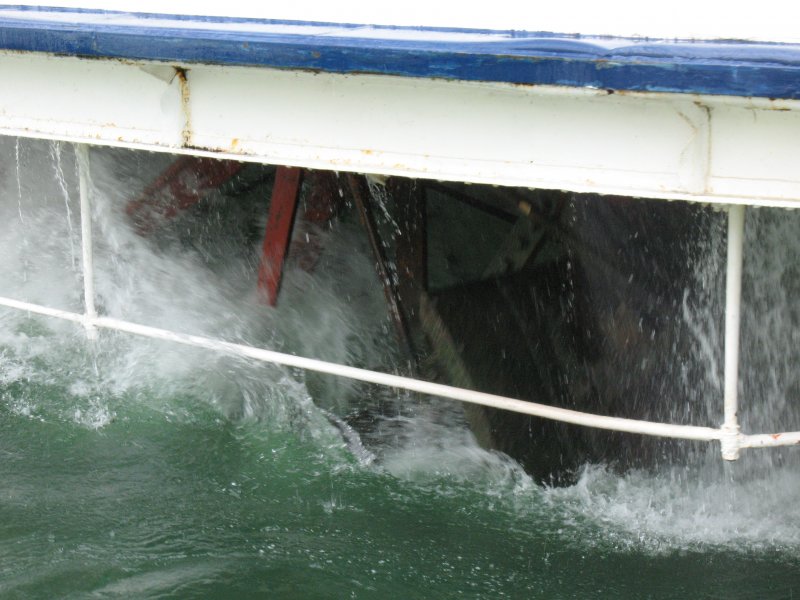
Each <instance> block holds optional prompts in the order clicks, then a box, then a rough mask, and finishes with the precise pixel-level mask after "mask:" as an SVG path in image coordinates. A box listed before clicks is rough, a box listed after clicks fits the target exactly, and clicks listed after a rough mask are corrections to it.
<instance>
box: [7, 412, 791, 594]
mask: <svg viewBox="0 0 800 600" xmlns="http://www.w3.org/2000/svg"><path fill="white" fill-rule="evenodd" d="M185 401H186V400H185V399H184V402H185ZM1 406H2V405H0V407H1ZM116 410H117V411H118V412H117V414H116V418H115V420H114V421H113V422H112V423H110V424H108V425H107V426H105V427H103V428H102V429H99V430H94V429H91V428H87V427H85V426H82V425H78V424H76V423H74V422H72V421H69V420H64V421H50V420H44V421H43V420H40V419H39V418H36V417H32V416H23V415H19V414H14V413H13V412H11V411H9V410H8V409H7V408H5V407H2V408H0V427H1V428H2V431H1V433H0V457H2V460H0V480H2V482H3V483H2V490H1V491H0V596H1V597H3V598H53V597H59V598H61V597H63V598H95V597H99V598H105V597H124V598H191V597H207V598H223V597H225V598H229V597H242V598H252V597H269V598H351V597H352V598H450V597H453V598H455V597H466V598H616V597H630V598H694V597H700V598H790V597H792V595H793V594H796V593H798V591H800V556H798V552H797V547H796V546H795V545H794V544H792V545H789V546H781V545H780V544H779V545H776V546H774V547H768V548H763V547H759V546H758V545H755V546H754V547H747V545H746V546H745V547H738V546H737V545H736V544H730V545H727V544H722V545H704V544H703V543H702V542H699V543H698V542H690V543H688V544H687V543H684V542H683V541H682V540H681V534H680V532H676V535H674V536H664V537H663V538H662V539H658V536H655V537H654V538H652V539H648V538H649V536H650V535H651V534H649V533H648V532H647V531H646V529H645V530H642V531H640V532H639V533H638V534H637V533H635V532H631V531H625V530H623V529H622V528H621V527H619V526H614V525H612V526H609V525H608V524H606V523H603V522H602V521H601V520H595V518H594V517H592V516H588V515H582V514H581V512H580V510H579V509H578V508H576V507H575V506H571V505H572V504H578V505H579V504H580V502H581V500H580V498H579V494H570V493H569V492H565V493H564V494H565V496H566V497H561V498H560V497H558V495H554V494H549V493H548V492H546V491H543V490H541V489H538V488H536V487H535V486H530V485H523V482H521V481H520V480H517V481H512V480H508V479H506V480H501V481H498V480H496V479H494V478H493V477H492V476H491V474H490V473H489V472H488V470H485V471H480V470H478V471H477V472H473V473H471V474H469V476H466V477H465V476H464V475H465V474H464V473H463V472H462V473H458V472H447V469H446V468H444V469H443V470H442V471H441V472H437V471H436V469H432V468H431V469H429V470H426V472H425V473H417V474H416V475H415V476H411V477H410V478H409V477H397V476H394V475H392V474H390V473H387V472H386V471H385V469H383V468H381V467H380V466H374V467H363V466H359V465H358V464H357V463H356V462H355V461H354V460H352V459H350V458H349V457H348V456H347V453H346V452H345V451H344V450H343V449H342V448H341V447H340V446H339V445H337V444H336V443H333V442H332V439H333V438H331V440H328V442H327V443H321V442H320V441H319V440H316V441H314V440H309V439H304V438H303V436H302V435H297V434H296V433H294V432H292V431H283V430H272V429H270V428H269V427H265V426H264V425H263V424H260V423H257V422H244V423H238V424H237V423H233V422H230V421H228V420H226V419H224V418H221V417H220V415H219V414H217V413H216V412H215V411H213V410H210V409H208V408H205V409H204V408H203V403H202V402H198V403H197V404H195V405H194V406H193V408H192V409H191V411H190V410H189V409H188V407H185V410H183V411H178V412H173V414H171V415H169V414H164V413H163V412H161V411H157V410H131V409H125V408H124V407H123V406H122V405H119V406H117V407H116ZM430 458H431V459H432V460H435V459H436V457H435V456H431V457H430ZM606 483H608V482H606ZM765 491H766V490H765ZM599 493H602V492H599ZM641 493H645V490H642V491H641ZM612 494H613V492H612ZM570 496H572V497H570ZM662 508H665V507H662ZM653 510H658V507H653ZM746 516H748V517H750V518H752V515H749V514H748V515H746ZM744 525H745V527H746V526H747V524H746V523H745V524H744ZM793 527H796V525H793Z"/></svg>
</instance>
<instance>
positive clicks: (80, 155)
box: [75, 144, 97, 340]
mask: <svg viewBox="0 0 800 600" xmlns="http://www.w3.org/2000/svg"><path fill="white" fill-rule="evenodd" d="M75 157H76V159H77V161H78V180H79V189H80V197H81V250H82V255H83V302H84V321H83V326H84V327H85V328H86V337H87V338H88V339H89V340H95V339H97V328H96V327H95V319H97V311H96V310H95V307H94V261H93V258H92V257H93V254H92V206H91V203H90V201H89V189H90V185H91V181H92V179H91V175H90V172H89V146H87V145H86V144H75Z"/></svg>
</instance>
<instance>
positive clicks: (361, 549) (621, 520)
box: [0, 139, 800, 599]
mask: <svg viewBox="0 0 800 600" xmlns="http://www.w3.org/2000/svg"><path fill="white" fill-rule="evenodd" d="M0 151H2V156H5V157H12V162H11V163H10V164H12V165H13V157H15V156H16V158H17V161H16V169H14V168H13V166H12V168H5V169H4V170H2V171H0V218H2V220H3V222H5V223H10V224H12V225H13V226H10V227H6V228H3V229H2V236H1V237H0V255H2V256H3V258H4V260H2V261H0V295H7V296H11V297H14V298H20V299H23V300H27V301H31V302H38V303H41V304H46V305H48V306H54V307H59V308H65V309H68V310H76V311H80V310H82V308H81V306H82V297H81V293H82V292H81V290H82V280H81V278H80V269H79V257H80V239H79V232H80V227H79V223H78V221H77V215H78V207H77V194H76V179H75V166H74V159H73V157H72V155H71V154H70V151H69V149H68V148H66V149H65V148H64V147H62V146H59V145H57V144H47V143H43V142H25V143H22V144H21V143H19V141H16V140H8V139H5V140H4V139H0ZM92 161H93V177H94V182H95V183H94V185H95V188H94V190H93V195H94V197H95V201H96V203H95V209H94V214H93V218H94V225H95V246H94V247H95V266H96V270H97V272H96V279H95V284H96V288H97V295H98V309H99V311H100V312H101V314H107V315H111V316H115V317H118V318H123V319H128V320H131V321H134V322H139V323H145V324H150V325H154V326H160V327H166V328H169V329H173V330H177V331H185V332H190V333H197V334H204V335H211V336H215V337H221V338H224V339H228V340H231V341H236V342H240V343H248V344H255V345H259V346H265V347H270V348H276V349H280V350H286V351H290V352H296V353H297V354H301V355H306V356H314V357H319V358H323V359H326V360H331V361H335V362H340V363H348V364H354V365H358V366H363V367H368V368H376V369H381V370H390V371H391V370H397V365H398V358H397V355H396V348H394V343H393V341H392V340H393V338H392V334H391V331H392V328H391V324H390V322H389V320H388V317H387V314H386V309H385V304H384V299H383V295H382V290H381V287H380V284H379V282H377V280H376V277H375V274H374V269H373V265H372V264H371V258H370V254H369V250H368V248H367V247H366V242H365V240H364V236H363V232H362V231H361V229H360V227H359V226H358V223H357V219H354V218H350V220H348V219H343V220H342V221H341V222H337V223H336V224H335V225H334V227H332V228H331V230H330V231H328V232H325V233H324V234H319V238H318V239H319V240H320V245H321V246H322V248H323V251H322V255H321V256H320V258H319V262H318V265H317V268H316V271H315V272H314V273H308V272H306V271H304V270H303V269H301V268H297V266H296V265H295V264H294V263H292V261H291V257H290V262H289V264H288V265H287V274H286V280H285V281H284V286H283V290H282V292H281V302H280V304H279V307H278V308H277V309H266V308H265V307H263V306H261V305H260V304H259V303H258V302H257V300H256V299H255V294H254V289H255V281H254V274H255V271H256V265H257V256H258V254H257V253H258V231H259V226H258V225H259V224H258V222H257V219H258V215H259V214H261V213H263V202H262V203H261V204H259V203H258V202H259V197H258V195H256V197H255V199H254V200H253V201H251V202H247V201H246V199H242V198H236V199H235V200H231V199H225V198H220V197H213V198H211V199H210V200H209V203H208V204H207V205H205V206H201V207H200V210H199V216H198V213H195V216H194V217H192V216H191V215H189V216H187V217H185V218H183V217H181V218H178V219H176V220H175V221H174V222H173V223H171V224H169V225H168V226H165V229H167V232H166V233H165V234H163V235H160V236H155V239H144V238H141V237H140V236H137V235H136V234H135V233H133V232H132V231H131V227H130V224H129V222H128V221H127V220H126V215H125V212H124V210H123V209H124V206H125V199H126V198H129V197H130V196H131V194H135V193H136V190H137V189H141V187H142V186H143V185H144V183H143V182H147V181H151V180H152V179H153V177H154V174H156V173H157V172H158V171H159V170H160V169H161V168H163V165H164V164H166V163H167V162H168V161H165V160H164V159H163V158H161V157H154V156H152V155H144V157H143V156H142V155H141V154H132V153H115V152H111V151H103V152H101V151H99V150H96V151H94V152H93V154H92ZM8 164H9V163H8V162H5V163H2V162H0V166H3V165H5V166H6V167H7V166H8ZM137 186H138V188H137ZM260 193H261V195H262V196H261V197H263V194H264V191H263V190H261V192H260ZM259 211H261V212H259ZM254 220H255V221H256V225H257V226H255V227H253V226H252V224H253V222H254ZM776 223H777V221H776ZM260 225H261V226H262V227H263V223H261V224H260ZM789 225H791V223H789ZM261 230H263V229H261ZM253 231H255V236H254V235H253ZM303 233H304V232H303V231H302V230H301V231H300V232H299V234H298V235H300V236H301V237H302V235H303ZM787 235H788V234H787V232H783V233H774V232H773V234H772V237H775V238H776V239H788V238H787ZM781 236H783V238H781ZM784 246H785V247H790V246H791V245H790V244H784ZM794 246H796V244H795V245H794ZM796 256H797V254H796V253H795V254H792V253H789V254H787V255H786V257H785V260H784V262H785V263H786V264H787V265H791V264H796V262H797V261H796V260H795V258H796ZM760 270H761V271H763V272H767V271H768V269H766V268H760ZM771 272H772V271H771ZM772 273H773V275H774V276H775V278H776V281H780V280H781V278H784V279H785V278H787V276H786V275H785V274H783V272H772ZM795 279H797V280H798V281H800V278H795ZM795 279H792V281H794V280H795ZM782 285H783V284H778V283H776V284H774V285H773V284H770V285H768V286H763V289H765V290H775V289H779V288H781V287H782ZM784 287H785V286H784ZM759 289H761V288H759ZM790 295H791V294H790ZM770 302H771V303H772V304H775V300H774V298H773V297H771V299H770ZM770 318H771V319H772V320H771V321H770V323H771V325H770V326H769V327H764V326H761V325H759V324H758V323H756V324H754V325H753V326H752V329H754V330H757V331H759V332H761V335H763V336H766V337H767V338H769V339H770V342H771V344H772V346H771V347H773V348H774V356H771V357H770V362H769V364H774V363H775V361H778V360H780V357H779V356H778V355H781V354H783V355H785V356H786V357H789V359H791V360H789V359H786V358H783V361H784V362H783V363H781V364H783V367H782V368H783V370H784V371H785V373H782V375H781V377H775V378H774V379H776V380H779V379H780V380H781V381H783V380H785V381H788V383H785V384H783V383H782V384H781V385H785V386H786V389H781V390H778V391H770V389H771V388H768V386H767V385H766V383H764V378H759V377H758V373H759V370H758V369H755V370H754V371H753V373H755V374H753V373H750V374H748V373H745V379H746V381H748V382H751V383H749V384H748V385H756V384H757V385H759V386H761V387H760V388H759V392H760V394H761V395H762V396H763V397H765V398H769V399H770V400H771V403H768V404H769V406H771V407H773V410H774V411H776V412H775V413H774V415H773V416H774V418H772V422H769V419H767V421H768V422H767V426H770V427H771V426H776V427H777V426H779V425H780V424H785V423H789V425H788V426H792V425H791V418H793V417H792V415H794V414H796V412H797V411H794V410H792V406H793V405H792V403H791V401H790V400H791V398H792V397H793V392H792V390H793V389H794V388H793V387H792V386H794V385H795V383H793V382H795V379H796V378H794V377H793V376H790V375H792V374H793V373H794V372H795V371H796V369H795V368H794V367H793V365H794V364H796V363H795V362H793V359H792V357H793V356H795V355H794V354H792V352H793V350H792V349H793V348H794V347H795V346H796V344H795V343H794V341H793V340H794V338H792V337H791V336H787V337H785V339H784V338H781V331H782V330H783V329H787V328H786V327H784V323H783V322H782V321H781V320H780V319H778V318H773V317H770ZM698 322H700V321H698ZM700 324H701V325H702V323H700ZM693 327H697V328H698V330H700V329H702V327H701V326H700V325H697V324H694V325H693ZM792 330H793V329H792V328H788V329H787V331H792ZM779 338H781V339H784V341H783V342H780V343H779ZM709 344H711V345H718V344H717V341H716V340H713V339H712V340H711V341H710V342H709ZM781 344H782V345H781ZM754 364H758V363H754ZM759 368H760V369H761V371H762V372H767V369H766V368H761V367H759ZM712 371H713V369H712ZM712 375H713V373H712ZM747 378H749V379H747ZM776 389H777V388H776ZM312 397H313V401H312ZM323 409H324V410H323ZM362 409H366V410H367V414H370V415H372V416H371V419H372V421H371V423H368V424H367V426H365V427H363V429H362V430H361V431H360V432H359V433H360V434H361V440H362V442H363V446H364V447H362V446H360V445H359V444H358V443H355V442H354V439H355V438H354V436H353V435H350V436H349V437H348V436H347V435H342V431H341V422H339V426H336V424H335V423H332V421H331V419H330V414H336V415H339V416H341V417H344V416H345V415H347V414H348V413H350V412H351V411H352V410H362ZM326 411H327V412H326ZM755 412H756V411H755V409H751V410H750V413H751V414H752V413H755ZM757 412H758V416H759V418H761V417H764V418H765V419H766V418H767V417H768V416H769V411H767V410H765V409H760V410H759V411H757ZM765 415H766V416H765ZM333 421H335V419H333ZM350 433H351V434H354V432H350ZM356 441H357V439H356ZM711 450H712V451H711V452H709V454H708V455H705V454H701V455H699V456H694V457H693V458H692V460H687V461H686V462H685V463H680V462H679V463H678V464H671V465H667V466H660V467H659V466H656V467H655V468H654V469H653V470H651V471H647V472H644V471H631V472H628V473H625V474H619V473H616V472H614V471H612V470H611V469H610V468H608V467H606V466H604V465H586V466H585V467H584V469H583V471H582V473H581V475H580V477H579V479H578V482H577V483H576V484H575V485H572V486H569V487H564V488H543V487H540V486H538V485H536V484H535V483H533V482H532V480H531V479H530V478H529V477H528V476H527V475H526V474H525V473H524V472H523V471H522V470H521V469H520V467H519V466H518V465H517V464H516V463H514V461H512V460H511V459H509V458H508V457H505V456H502V455H499V454H497V453H492V452H487V451H485V450H483V449H481V448H479V447H478V446H477V444H476V443H475V441H474V439H473V438H472V436H471V435H470V433H469V431H468V430H467V429H466V428H465V426H464V423H463V416H462V415H461V413H460V408H459V407H458V405H455V406H453V405H451V404H448V403H446V402H439V401H436V400H435V399H430V398H419V397H414V396H409V395H404V394H399V393H396V392H392V391H387V390H378V389H376V388H372V387H369V386H363V385H356V384H351V383H347V382H344V381H342V380H335V379H326V378H321V377H318V376H316V377H315V376H311V375H308V374H304V373H301V372H297V371H294V370H289V369H279V368H276V367H270V366H265V365H254V364H247V363H243V362H238V361H235V360H233V359H230V358H224V357H220V356H218V355H215V354H213V353H210V352H206V351H201V350H196V349H186V348H176V347H174V346H171V345H169V344H164V343H156V342H152V341H147V340H141V339H136V338H132V337H130V336H124V335H115V334H112V333H109V332H102V334H101V336H100V339H99V340H98V341H97V342H96V343H95V344H93V345H91V344H88V343H87V342H86V340H85V336H84V335H83V332H82V330H81V329H80V328H79V327H77V326H75V325H74V324H71V323H62V322H58V321H53V320H48V319H45V318H34V317H28V316H26V315H24V314H21V313H19V312H16V311H12V310H5V309H3V310H0V598H26V599H27V598H107V597H119V598H236V597H240V598H254V597H264V598H304V599H305V598H381V599H386V598H451V597H452V598H456V597H461V598H695V597H697V598H792V597H794V596H795V595H798V594H800V503H798V502H797V498H798V494H797V492H798V489H800V470H798V457H797V455H796V453H793V451H792V450H787V451H783V452H777V453H775V454H760V455H757V454H756V453H752V454H750V453H748V454H746V456H745V457H744V460H742V461H741V462H740V463H739V464H737V465H723V464H722V463H721V461H720V460H719V458H718V455H717V453H716V449H714V448H712V449H711Z"/></svg>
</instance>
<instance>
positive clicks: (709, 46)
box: [0, 6, 800, 99]
mask: <svg viewBox="0 0 800 600" xmlns="http://www.w3.org/2000/svg"><path fill="white" fill-rule="evenodd" d="M65 17H68V19H65ZM115 18H116V21H117V22H116V23H115ZM122 21H125V22H122ZM190 25H191V26H190ZM298 25H300V26H304V27H305V30H304V31H302V32H287V31H286V29H287V28H288V27H292V28H294V27H295V26H298ZM359 30H361V31H363V32H364V35H363V36H359V35H358V34H359ZM419 33H422V34H424V37H422V38H420V37H419V35H418V34H419ZM464 34H473V35H471V36H470V39H469V40H466V41H465V39H464ZM476 37H477V41H476V40H475V38H476ZM0 49H6V50H17V51H27V52H46V53H51V54H59V55H74V56H84V57H97V58H100V57H102V58H124V59H146V60H158V61H167V62H175V63H189V64H191V63H204V64H222V65H241V66H261V67H272V68H286V69H307V70H315V71H325V72H332V73H377V74H386V75H398V76H405V77H433V78H444V79H456V80H465V81H495V82H508V83H517V84H530V85H534V84H538V85H562V86H573V87H590V88H601V89H608V90H620V91H622V90H631V91H652V92H679V93H698V94H720V95H732V96H760V97H769V98H795V99H798V98H800V46H798V45H790V44H766V43H761V44H753V43H745V42H736V41H729V42H724V41H718V42H675V41H663V40H656V41H653V40H649V41H642V40H625V39H620V38H588V37H581V36H564V35H557V34H553V33H542V32H535V33H532V32H516V31H506V32H498V31H487V30H459V29H423V28H402V27H369V28H365V27H364V26H362V25H341V24H330V23H311V22H286V21H271V20H255V19H239V18H210V17H192V16H184V15H181V16H172V15H153V14H129V13H119V12H110V11H94V10H75V9H42V8H30V7H10V6H3V7H0Z"/></svg>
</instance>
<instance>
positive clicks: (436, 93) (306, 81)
mask: <svg viewBox="0 0 800 600" xmlns="http://www.w3.org/2000/svg"><path fill="white" fill-rule="evenodd" d="M184 69H185V70H184ZM184 73H185V80H184V78H183V75H184ZM0 75H1V76H2V77H3V86H2V87H0V134H5V135H21V136H27V137H41V138H55V139H62V140H68V141H76V142H86V143H93V144H101V145H113V146H124V147H131V148H142V149H148V150H155V151H166V152H181V153H191V154H202V155H216V156H219V157H221V158H236V159H239V160H249V161H258V162H267V163H274V164H288V165H297V166H303V167H311V168H327V169H336V170H343V171H358V172H367V173H375V174H384V175H405V176H410V177H425V178H432V179H442V180H453V181H466V182H474V183H488V184H496V185H513V186H526V187H539V188H551V189H564V190H571V191H576V192H596V193H601V194H621V195H627V196H641V197H653V198H667V199H685V200H695V201H700V202H720V203H726V204H755V205H772V206H796V203H797V202H798V201H799V200H800V170H798V169H797V168H796V165H797V164H798V158H800V102H798V101H791V100H781V101H769V100H766V99H748V98H735V97H721V96H693V95H688V94H648V93H616V94H609V93H607V92H605V91H603V90H587V89H578V88H558V87H542V86H518V85H510V84H500V83H469V82H458V81H443V80H430V79H416V78H406V77H389V76H381V75H352V74H350V75H342V74H330V73H310V72H301V71H288V70H272V69H263V68H248V67H222V66H207V65H200V66H191V67H186V66H178V68H177V69H176V68H174V67H170V66H168V65H164V64H154V63H149V64H146V63H133V62H130V61H124V62H123V61H116V60H106V59H93V60H87V59H80V58H74V57H54V56H48V55H38V54H20V53H9V52H6V53H0Z"/></svg>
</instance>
